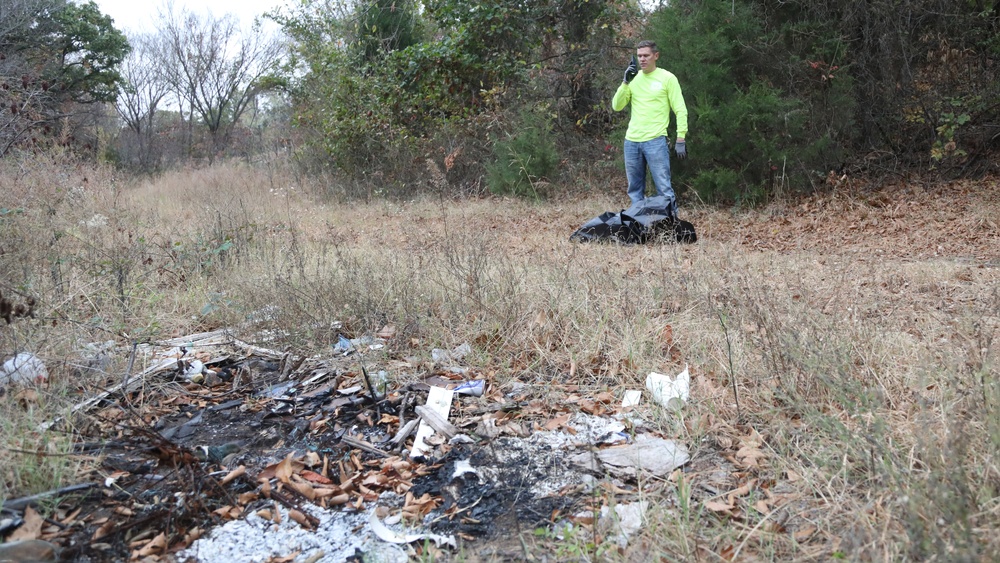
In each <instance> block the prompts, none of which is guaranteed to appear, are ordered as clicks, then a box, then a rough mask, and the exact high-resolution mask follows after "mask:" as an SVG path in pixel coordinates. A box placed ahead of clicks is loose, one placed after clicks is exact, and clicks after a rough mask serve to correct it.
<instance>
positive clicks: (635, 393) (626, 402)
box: [622, 389, 642, 409]
mask: <svg viewBox="0 0 1000 563" xmlns="http://www.w3.org/2000/svg"><path fill="white" fill-rule="evenodd" d="M640 399H642V391H640V390H638V389H629V390H628V391H625V395H624V396H623V397H622V408H623V409H627V408H629V407H635V406H638V405H639V400H640Z"/></svg>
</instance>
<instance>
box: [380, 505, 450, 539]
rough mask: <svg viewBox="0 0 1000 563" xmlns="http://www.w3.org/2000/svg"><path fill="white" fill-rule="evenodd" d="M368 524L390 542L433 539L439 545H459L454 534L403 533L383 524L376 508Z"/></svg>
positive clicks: (381, 537)
mask: <svg viewBox="0 0 1000 563" xmlns="http://www.w3.org/2000/svg"><path fill="white" fill-rule="evenodd" d="M368 525H369V526H370V527H371V529H372V532H374V534H375V535H376V536H378V538H379V539H380V540H382V541H385V542H389V543H396V544H406V543H413V542H418V541H422V540H431V541H432V542H434V544H435V545H437V546H438V547H443V546H448V547H451V548H453V549H454V548H457V547H458V546H457V544H456V543H455V538H454V536H442V535H438V534H430V533H419V534H401V533H399V532H397V531H395V530H392V529H390V528H389V527H388V526H386V525H385V524H383V523H382V521H381V520H379V519H378V515H376V514H375V511H374V510H372V511H371V513H370V515H369V517H368Z"/></svg>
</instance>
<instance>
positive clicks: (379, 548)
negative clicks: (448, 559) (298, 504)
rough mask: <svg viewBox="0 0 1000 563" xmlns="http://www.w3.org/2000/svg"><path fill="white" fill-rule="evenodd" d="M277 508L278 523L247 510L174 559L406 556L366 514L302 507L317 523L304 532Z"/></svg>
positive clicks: (212, 562)
mask: <svg viewBox="0 0 1000 563" xmlns="http://www.w3.org/2000/svg"><path fill="white" fill-rule="evenodd" d="M279 509H280V511H281V523H280V524H275V523H274V522H272V521H270V520H265V519H263V518H261V517H260V516H258V515H257V514H256V513H251V514H249V515H248V516H247V517H246V518H245V519H243V520H234V521H232V522H228V523H226V524H225V525H223V526H220V527H218V528H215V529H214V530H212V532H211V533H210V534H209V535H208V536H207V537H203V538H201V539H199V540H197V541H196V542H194V543H193V544H192V545H191V547H189V548H188V549H186V550H184V551H181V552H180V553H178V554H177V560H178V561H185V562H193V561H197V562H199V563H230V562H232V561H242V562H246V563H264V562H265V561H268V560H270V559H271V558H273V557H286V556H288V555H291V554H293V553H296V552H298V553H299V555H298V556H297V557H296V559H295V561H305V560H306V559H309V558H311V557H314V556H316V555H317V554H318V553H319V552H321V551H322V553H323V555H322V557H320V558H319V559H317V560H315V561H316V562H317V563H343V561H344V560H346V559H347V558H348V557H350V556H353V555H354V554H355V550H358V549H360V550H361V551H362V552H364V553H365V554H366V560H368V559H369V558H373V560H376V561H387V562H399V563H405V562H406V561H407V560H408V557H407V554H406V552H405V551H404V550H403V549H402V548H400V547H399V546H396V545H391V544H387V543H384V542H382V541H381V540H379V539H378V538H376V537H375V536H374V535H373V534H372V533H371V530H370V529H369V528H368V526H367V522H368V513H367V512H343V511H339V510H324V509H322V508H319V507H315V506H308V505H307V506H303V511H306V512H308V513H309V514H311V515H312V516H315V517H316V518H317V519H319V521H320V524H319V526H318V527H317V528H316V529H315V530H307V529H305V528H303V527H302V526H300V525H299V524H298V523H296V522H295V521H294V520H292V519H291V518H289V517H288V511H287V510H285V509H284V508H279ZM272 510H273V508H272ZM355 530H358V531H355Z"/></svg>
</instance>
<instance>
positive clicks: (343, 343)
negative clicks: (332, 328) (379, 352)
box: [333, 334, 354, 356]
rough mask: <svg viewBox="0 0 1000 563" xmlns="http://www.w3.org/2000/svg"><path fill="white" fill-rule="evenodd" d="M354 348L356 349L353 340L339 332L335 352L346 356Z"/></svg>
mask: <svg viewBox="0 0 1000 563" xmlns="http://www.w3.org/2000/svg"><path fill="white" fill-rule="evenodd" d="M352 349H354V345H353V344H351V341H350V340H348V339H347V338H346V337H345V336H344V335H342V334H338V335H337V343H336V344H334V345H333V352H334V353H335V354H340V355H342V356H346V355H348V354H350V353H351V350H352Z"/></svg>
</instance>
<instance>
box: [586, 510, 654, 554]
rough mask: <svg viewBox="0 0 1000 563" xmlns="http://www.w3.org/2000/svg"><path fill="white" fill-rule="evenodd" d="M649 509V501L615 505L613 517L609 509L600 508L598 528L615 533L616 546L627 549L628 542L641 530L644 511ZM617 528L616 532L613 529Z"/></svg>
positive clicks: (644, 515)
mask: <svg viewBox="0 0 1000 563" xmlns="http://www.w3.org/2000/svg"><path fill="white" fill-rule="evenodd" d="M648 508H649V501H645V500H643V501H639V502H633V503H629V504H616V505H615V508H614V516H612V515H611V512H612V510H611V507H609V506H608V505H604V506H602V507H601V517H600V519H599V520H598V526H599V527H600V528H601V529H602V530H604V531H611V532H617V534H615V535H616V536H617V538H616V539H617V540H618V546H619V547H621V548H625V547H628V540H629V538H631V537H632V536H633V535H635V533H636V532H638V531H639V530H640V529H642V524H643V521H644V520H645V519H646V509H648ZM615 528H617V530H616V529H615Z"/></svg>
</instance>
